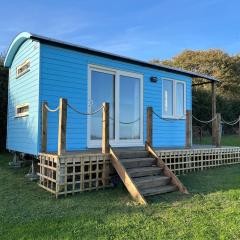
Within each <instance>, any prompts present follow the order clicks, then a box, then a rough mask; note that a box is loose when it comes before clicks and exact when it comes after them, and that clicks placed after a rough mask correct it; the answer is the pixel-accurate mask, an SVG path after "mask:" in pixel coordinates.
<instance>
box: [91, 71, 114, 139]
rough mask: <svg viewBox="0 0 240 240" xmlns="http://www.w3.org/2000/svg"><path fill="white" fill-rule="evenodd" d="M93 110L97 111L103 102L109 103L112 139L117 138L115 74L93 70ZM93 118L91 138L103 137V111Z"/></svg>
mask: <svg viewBox="0 0 240 240" xmlns="http://www.w3.org/2000/svg"><path fill="white" fill-rule="evenodd" d="M91 98H92V99H91V111H92V112H94V111H96V110H97V109H98V108H99V107H101V106H102V103H103V102H108V103H109V105H110V106H109V107H110V109H109V114H110V122H109V125H110V133H109V134H110V136H109V137H110V139H114V138H115V76H114V74H110V73H103V72H98V71H91ZM90 119H91V140H100V139H102V111H100V112H98V113H97V114H94V115H92V116H91V117H90Z"/></svg>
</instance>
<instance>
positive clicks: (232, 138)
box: [193, 135, 240, 147]
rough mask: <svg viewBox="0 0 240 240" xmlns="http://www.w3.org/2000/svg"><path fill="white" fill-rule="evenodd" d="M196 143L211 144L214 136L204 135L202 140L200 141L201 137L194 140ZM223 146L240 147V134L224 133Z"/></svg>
mask: <svg viewBox="0 0 240 240" xmlns="http://www.w3.org/2000/svg"><path fill="white" fill-rule="evenodd" d="M193 142H194V144H203V145H209V144H210V145H211V144H212V138H211V137H203V138H202V142H201V143H200V141H199V138H198V139H194V140H193ZM221 145H222V146H237V147H240V136H238V135H224V136H222V140H221Z"/></svg>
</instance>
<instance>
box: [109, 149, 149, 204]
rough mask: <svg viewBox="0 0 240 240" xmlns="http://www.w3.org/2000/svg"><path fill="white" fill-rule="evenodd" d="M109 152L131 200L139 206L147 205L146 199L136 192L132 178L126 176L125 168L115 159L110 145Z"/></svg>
mask: <svg viewBox="0 0 240 240" xmlns="http://www.w3.org/2000/svg"><path fill="white" fill-rule="evenodd" d="M109 150H110V152H109V153H110V156H111V161H112V165H113V167H114V168H115V169H116V171H117V173H118V175H119V177H120V178H121V179H122V181H123V183H124V185H125V187H126V188H127V190H128V192H129V193H130V194H131V196H132V198H133V199H135V200H136V201H137V202H139V203H140V204H144V205H145V204H147V201H146V199H145V198H144V196H143V195H142V194H141V192H140V191H139V190H138V188H137V186H136V185H135V184H134V182H133V180H132V178H131V177H130V176H129V175H128V173H127V171H126V169H125V167H124V166H123V164H122V163H121V162H120V161H119V158H118V157H117V155H116V153H115V152H114V150H113V149H112V147H111V145H109Z"/></svg>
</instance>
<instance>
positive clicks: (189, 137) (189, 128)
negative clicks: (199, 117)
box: [186, 110, 192, 148]
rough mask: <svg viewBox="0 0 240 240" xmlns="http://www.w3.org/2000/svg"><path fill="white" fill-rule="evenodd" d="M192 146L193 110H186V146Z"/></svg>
mask: <svg viewBox="0 0 240 240" xmlns="http://www.w3.org/2000/svg"><path fill="white" fill-rule="evenodd" d="M191 147H192V111H191V110H187V111H186V148H191Z"/></svg>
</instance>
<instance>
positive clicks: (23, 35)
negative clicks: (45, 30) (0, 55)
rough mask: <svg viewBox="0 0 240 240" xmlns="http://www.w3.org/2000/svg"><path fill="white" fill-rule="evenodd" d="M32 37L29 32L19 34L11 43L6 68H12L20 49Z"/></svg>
mask: <svg viewBox="0 0 240 240" xmlns="http://www.w3.org/2000/svg"><path fill="white" fill-rule="evenodd" d="M31 36H32V34H31V33H28V32H22V33H19V34H18V35H17V36H16V37H15V38H14V40H13V42H12V43H11V45H10V47H9V48H8V51H7V56H6V58H5V61H4V67H7V68H8V67H10V66H11V64H12V61H13V58H14V56H15V54H16V52H17V51H18V48H19V47H20V46H21V45H22V44H23V43H24V42H25V41H26V40H27V39H29V38H30V37H31Z"/></svg>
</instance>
